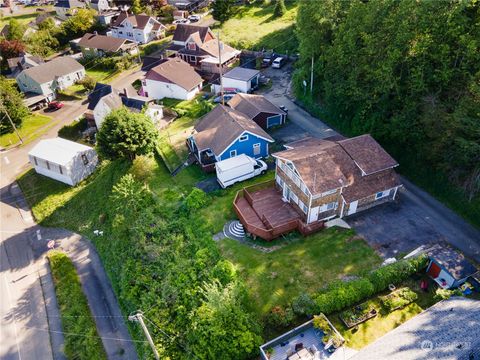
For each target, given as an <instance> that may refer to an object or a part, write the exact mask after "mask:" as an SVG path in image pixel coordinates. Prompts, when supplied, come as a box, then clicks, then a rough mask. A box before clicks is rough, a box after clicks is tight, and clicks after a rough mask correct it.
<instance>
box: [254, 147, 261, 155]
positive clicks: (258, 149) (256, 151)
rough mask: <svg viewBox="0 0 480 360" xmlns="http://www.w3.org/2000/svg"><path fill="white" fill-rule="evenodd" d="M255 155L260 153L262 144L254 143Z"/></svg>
mask: <svg viewBox="0 0 480 360" xmlns="http://www.w3.org/2000/svg"><path fill="white" fill-rule="evenodd" d="M253 155H260V144H253Z"/></svg>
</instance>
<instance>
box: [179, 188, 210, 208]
mask: <svg viewBox="0 0 480 360" xmlns="http://www.w3.org/2000/svg"><path fill="white" fill-rule="evenodd" d="M208 200H209V198H208V196H207V194H206V193H205V191H203V190H200V189H199V188H193V189H192V191H191V192H190V194H188V196H187V197H186V198H185V202H184V204H185V207H186V209H187V211H193V210H198V209H201V208H202V207H204V206H205V205H207V202H208Z"/></svg>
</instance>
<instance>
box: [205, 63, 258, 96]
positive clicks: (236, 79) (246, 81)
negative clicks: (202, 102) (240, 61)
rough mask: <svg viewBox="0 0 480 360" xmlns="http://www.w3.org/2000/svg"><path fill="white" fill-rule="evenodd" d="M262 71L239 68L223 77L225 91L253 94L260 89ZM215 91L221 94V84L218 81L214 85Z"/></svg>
mask: <svg viewBox="0 0 480 360" xmlns="http://www.w3.org/2000/svg"><path fill="white" fill-rule="evenodd" d="M259 79H260V71H258V70H255V69H247V68H243V67H240V66H237V67H235V68H233V69H232V70H230V71H229V72H227V73H226V74H224V75H223V87H224V89H235V90H237V91H240V92H242V93H251V92H252V91H254V90H255V89H257V88H258V82H259ZM212 87H213V91H214V92H215V93H219V92H220V91H221V89H220V82H219V81H218V80H217V81H215V82H214V83H213V85H212Z"/></svg>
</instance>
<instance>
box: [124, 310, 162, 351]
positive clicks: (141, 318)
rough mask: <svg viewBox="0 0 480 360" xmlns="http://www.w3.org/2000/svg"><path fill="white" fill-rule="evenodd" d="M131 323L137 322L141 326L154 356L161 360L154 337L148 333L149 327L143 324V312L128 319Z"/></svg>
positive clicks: (138, 312)
mask: <svg viewBox="0 0 480 360" xmlns="http://www.w3.org/2000/svg"><path fill="white" fill-rule="evenodd" d="M128 320H129V321H136V322H139V323H140V326H141V327H142V329H143V332H144V333H145V337H146V338H147V340H148V343H149V344H150V347H151V348H152V351H153V354H154V355H155V359H157V360H160V355H159V354H158V351H157V348H156V347H155V344H154V343H153V340H152V337H151V336H150V333H149V332H148V329H147V326H146V325H145V323H144V322H143V313H142V312H141V311H137V313H136V314H135V315H130V316H129V317H128Z"/></svg>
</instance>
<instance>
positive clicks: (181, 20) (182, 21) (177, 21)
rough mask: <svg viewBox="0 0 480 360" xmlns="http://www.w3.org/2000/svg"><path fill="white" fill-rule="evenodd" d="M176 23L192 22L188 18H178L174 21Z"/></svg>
mask: <svg viewBox="0 0 480 360" xmlns="http://www.w3.org/2000/svg"><path fill="white" fill-rule="evenodd" d="M173 24H174V25H178V24H190V20H188V19H178V20H175V21H174V22H173Z"/></svg>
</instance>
